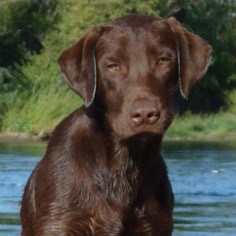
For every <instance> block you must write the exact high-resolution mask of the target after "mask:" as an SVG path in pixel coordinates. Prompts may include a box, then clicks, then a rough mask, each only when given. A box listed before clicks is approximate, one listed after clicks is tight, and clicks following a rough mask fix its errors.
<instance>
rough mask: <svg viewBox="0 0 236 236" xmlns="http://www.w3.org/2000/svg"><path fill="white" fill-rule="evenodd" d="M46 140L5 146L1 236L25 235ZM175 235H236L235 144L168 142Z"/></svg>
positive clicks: (0, 174) (0, 158) (0, 154)
mask: <svg viewBox="0 0 236 236" xmlns="http://www.w3.org/2000/svg"><path fill="white" fill-rule="evenodd" d="M45 147H46V143H18V144H12V143H8V144H0V235H2V236H3V235H4V236H12V235H20V228H21V227H20V221H19V210H20V201H21V196H22V193H23V188H24V186H25V184H26V181H27V179H28V178H29V176H30V174H31V172H32V170H33V168H34V167H35V165H36V164H37V163H38V162H39V161H40V158H41V157H42V156H43V153H44V151H45ZM162 150H163V151H162V152H163V156H164V157H165V160H166V162H167V166H168V169H169V176H170V179H171V182H172V186H173V191H174V194H175V202H176V204H175V212H174V219H175V230H174V234H173V235H174V236H210V235H211V236H235V235H236V144H235V143H234V142H215V143H212V142H206V143H199V142H165V143H164V145H163V149H162Z"/></svg>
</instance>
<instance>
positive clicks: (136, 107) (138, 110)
mask: <svg viewBox="0 0 236 236" xmlns="http://www.w3.org/2000/svg"><path fill="white" fill-rule="evenodd" d="M159 115H160V112H159V109H158V108H157V105H156V103H154V102H152V101H149V100H137V101H135V102H134V103H133V104H132V106H131V108H130V118H131V119H132V121H133V122H134V124H135V125H137V126H141V125H143V124H148V125H154V124H155V123H156V122H157V120H158V119H159Z"/></svg>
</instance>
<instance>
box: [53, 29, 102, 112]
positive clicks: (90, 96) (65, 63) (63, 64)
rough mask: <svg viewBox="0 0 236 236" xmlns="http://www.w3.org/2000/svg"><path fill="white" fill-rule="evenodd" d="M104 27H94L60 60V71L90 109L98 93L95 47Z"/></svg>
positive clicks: (66, 51)
mask: <svg viewBox="0 0 236 236" xmlns="http://www.w3.org/2000/svg"><path fill="white" fill-rule="evenodd" d="M103 31H104V27H94V28H93V29H91V30H90V31H89V32H88V33H87V34H86V35H85V36H84V37H82V38H81V39H80V40H79V42H78V43H76V44H75V45H73V46H72V47H70V48H68V49H66V50H65V51H64V52H63V53H62V54H61V56H60V58H59V59H58V61H59V64H60V69H61V72H62V74H63V77H64V78H65V81H66V82H67V83H68V84H69V86H70V87H71V88H72V90H74V91H75V92H76V93H78V94H79V95H80V96H81V97H82V98H83V100H84V103H85V107H89V106H90V105H91V103H92V102H93V100H94V97H95V93H96V58H95V52H94V51H95V46H96V43H97V41H98V39H99V38H100V37H101V35H102V33H103Z"/></svg>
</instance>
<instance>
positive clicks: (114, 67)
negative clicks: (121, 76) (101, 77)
mask: <svg viewBox="0 0 236 236" xmlns="http://www.w3.org/2000/svg"><path fill="white" fill-rule="evenodd" d="M107 69H108V70H109V71H119V70H120V67H119V65H118V64H115V63H111V64H108V65H107Z"/></svg>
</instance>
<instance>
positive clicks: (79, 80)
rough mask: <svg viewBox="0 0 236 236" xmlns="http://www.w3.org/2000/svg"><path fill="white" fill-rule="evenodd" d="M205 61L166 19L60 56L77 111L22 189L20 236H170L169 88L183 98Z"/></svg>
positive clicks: (139, 21) (97, 37)
mask: <svg viewBox="0 0 236 236" xmlns="http://www.w3.org/2000/svg"><path fill="white" fill-rule="evenodd" d="M210 55H211V47H210V45H208V44H207V43H206V42H205V41H204V40H203V39H201V38H200V37H198V36H196V35H194V34H192V33H190V32H188V31H187V30H186V29H184V28H182V27H181V25H180V24H179V23H178V22H177V21H176V20H175V19H174V18H170V19H167V20H157V19H155V18H152V17H147V16H136V15H133V16H126V17H122V18H119V19H117V20H115V21H112V22H111V23H109V24H107V25H105V26H103V27H95V28H93V29H92V30H91V31H90V32H88V34H86V35H85V36H84V37H83V38H81V39H80V41H79V42H78V43H76V44H75V45H74V46H72V47H71V48H69V49H67V50H65V51H64V52H63V53H62V55H61V57H60V59H59V62H60V67H61V71H62V73H63V75H64V77H65V79H66V81H67V82H68V84H69V85H70V86H71V88H72V89H73V90H74V91H75V92H77V93H78V94H79V95H80V96H81V97H82V98H83V100H84V102H85V105H84V106H82V107H81V108H80V109H78V110H77V111H75V112H74V113H72V114H71V115H69V116H68V117H67V118H66V119H65V120H63V121H62V122H61V123H60V124H59V125H58V126H57V127H56V129H55V131H54V133H53V135H52V137H51V139H50V141H49V144H48V148H47V152H46V154H45V156H44V158H43V159H42V160H41V162H40V163H39V164H38V166H37V167H36V168H35V170H34V172H33V174H32V175H31V177H30V179H29V181H28V183H27V186H26V188H25V192H24V196H23V202H22V209H21V220H22V226H23V230H22V235H25V236H34V235H37V236H39V235H50V236H51V235H56V236H59V235H81V236H86V235H88V236H89V235H96V236H101V235H103V236H118V235H119V236H125V235H127V236H132V235H140V236H141V235H146V236H149V235H150V236H151V235H152V236H158V235H161V236H168V235H171V234H172V228H173V226H172V225H173V219H172V211H173V194H172V190H171V186H170V183H169V179H168V176H167V169H166V166H165V163H164V161H163V159H162V157H161V155H160V149H161V140H162V135H163V133H164V131H165V130H166V129H167V127H168V126H169V125H170V123H171V121H172V119H173V111H172V103H173V97H174V93H175V91H176V89H177V87H179V88H180V91H181V94H182V96H183V97H184V98H187V96H188V93H189V90H190V88H191V87H192V86H193V85H194V84H195V83H196V82H197V81H198V80H200V79H201V77H202V76H203V74H204V73H205V72H206V70H207V67H208V64H209V61H210Z"/></svg>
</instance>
